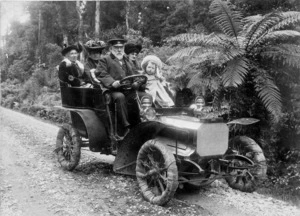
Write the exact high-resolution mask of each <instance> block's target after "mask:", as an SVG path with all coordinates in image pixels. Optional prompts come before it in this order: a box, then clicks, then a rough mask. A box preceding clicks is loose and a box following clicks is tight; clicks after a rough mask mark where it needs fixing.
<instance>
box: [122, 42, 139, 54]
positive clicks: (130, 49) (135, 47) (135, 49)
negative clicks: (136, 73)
mask: <svg viewBox="0 0 300 216" xmlns="http://www.w3.org/2000/svg"><path fill="white" fill-rule="evenodd" d="M141 50H142V45H140V44H133V43H128V44H126V45H125V50H124V51H125V53H126V54H127V55H128V54H130V53H137V54H139V53H140V52H141Z"/></svg>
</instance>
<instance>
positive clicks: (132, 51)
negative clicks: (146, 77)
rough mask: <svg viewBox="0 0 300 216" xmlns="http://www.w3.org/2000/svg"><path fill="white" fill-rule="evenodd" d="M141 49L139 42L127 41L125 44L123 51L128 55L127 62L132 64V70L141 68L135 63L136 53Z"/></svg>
mask: <svg viewBox="0 0 300 216" xmlns="http://www.w3.org/2000/svg"><path fill="white" fill-rule="evenodd" d="M141 50H142V45H140V44H136V45H135V44H133V43H127V44H126V45H125V50H124V51H125V53H126V55H127V56H128V60H129V62H130V63H131V64H132V67H133V70H134V71H139V70H141V68H140V67H139V65H138V63H137V60H136V58H137V55H138V54H139V53H140V52H141Z"/></svg>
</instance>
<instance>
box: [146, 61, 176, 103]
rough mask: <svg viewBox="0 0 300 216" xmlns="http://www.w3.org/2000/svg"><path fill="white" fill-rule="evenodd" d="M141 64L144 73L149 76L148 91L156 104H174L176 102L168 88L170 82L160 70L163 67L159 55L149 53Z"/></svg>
mask: <svg viewBox="0 0 300 216" xmlns="http://www.w3.org/2000/svg"><path fill="white" fill-rule="evenodd" d="M141 66H142V69H143V74H144V75H146V76H147V78H148V82H147V86H146V93H148V94H150V95H151V96H152V98H153V102H154V104H155V106H158V107H171V106H174V102H173V100H172V98H171V97H170V95H169V94H168V92H167V90H166V89H168V84H167V82H166V80H165V78H164V77H163V76H162V75H161V74H160V72H159V71H160V69H161V68H162V62H161V60H160V59H159V58H158V57H157V56H154V55H148V56H146V57H145V58H144V59H143V61H142V63H141Z"/></svg>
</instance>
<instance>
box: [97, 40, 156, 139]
mask: <svg viewBox="0 0 300 216" xmlns="http://www.w3.org/2000/svg"><path fill="white" fill-rule="evenodd" d="M125 43H126V40H124V39H120V38H116V39H112V40H109V41H108V44H109V46H110V47H109V50H110V52H111V53H110V55H108V56H105V57H104V58H102V59H100V61H99V64H98V65H97V68H96V70H95V74H96V76H97V79H98V80H100V81H101V83H102V84H103V86H104V87H106V88H108V89H110V91H111V96H112V99H113V102H114V103H116V104H117V112H118V116H119V117H121V119H122V124H123V126H124V127H125V128H127V129H128V130H129V127H130V123H129V121H128V112H127V103H128V106H130V107H131V106H133V107H132V108H133V109H138V107H137V102H136V101H135V98H136V93H135V92H134V91H122V92H120V91H121V90H120V88H119V87H120V80H121V79H123V78H125V77H126V76H130V75H134V74H136V72H134V70H133V68H132V65H131V64H130V62H129V60H128V58H127V57H126V56H125V52H124V45H125ZM138 95H139V97H140V98H141V97H143V96H145V95H148V94H146V93H145V92H138ZM148 96H149V97H151V96H150V95H148ZM128 130H127V131H128ZM125 133H126V132H125Z"/></svg>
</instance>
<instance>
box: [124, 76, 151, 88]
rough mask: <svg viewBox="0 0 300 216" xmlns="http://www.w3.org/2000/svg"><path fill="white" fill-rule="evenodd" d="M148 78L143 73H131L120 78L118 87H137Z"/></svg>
mask: <svg viewBox="0 0 300 216" xmlns="http://www.w3.org/2000/svg"><path fill="white" fill-rule="evenodd" d="M147 80H148V78H147V77H146V76H145V75H131V76H127V77H125V78H123V79H121V80H120V84H121V86H120V88H122V89H124V90H129V89H132V88H134V89H138V87H140V86H141V85H143V84H146V83H147Z"/></svg>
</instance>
